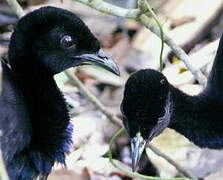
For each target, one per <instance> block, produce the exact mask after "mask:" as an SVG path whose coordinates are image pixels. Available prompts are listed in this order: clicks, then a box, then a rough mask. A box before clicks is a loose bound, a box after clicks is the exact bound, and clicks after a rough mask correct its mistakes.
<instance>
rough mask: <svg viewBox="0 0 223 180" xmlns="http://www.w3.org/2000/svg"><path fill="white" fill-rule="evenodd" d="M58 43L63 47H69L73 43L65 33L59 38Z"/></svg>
mask: <svg viewBox="0 0 223 180" xmlns="http://www.w3.org/2000/svg"><path fill="white" fill-rule="evenodd" d="M60 44H61V46H62V47H64V48H69V47H71V46H73V45H74V40H73V39H72V37H71V36H69V35H65V36H63V37H62V38H61V39H60Z"/></svg>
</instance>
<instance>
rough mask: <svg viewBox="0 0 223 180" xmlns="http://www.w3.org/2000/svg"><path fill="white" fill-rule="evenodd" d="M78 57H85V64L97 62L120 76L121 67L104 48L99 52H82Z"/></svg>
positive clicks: (96, 63)
mask: <svg viewBox="0 0 223 180" xmlns="http://www.w3.org/2000/svg"><path fill="white" fill-rule="evenodd" d="M77 58H81V59H83V64H95V65H98V66H101V67H103V68H105V69H106V70H108V71H110V72H112V73H114V74H116V75H118V76H119V75H120V71H119V68H118V66H117V65H116V63H115V61H114V59H113V58H112V57H111V56H110V55H108V54H107V53H106V52H104V51H103V50H102V49H100V50H99V51H98V52H97V53H92V54H82V55H80V56H77Z"/></svg>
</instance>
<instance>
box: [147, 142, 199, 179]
mask: <svg viewBox="0 0 223 180" xmlns="http://www.w3.org/2000/svg"><path fill="white" fill-rule="evenodd" d="M147 147H148V148H149V149H151V150H152V151H153V152H155V154H156V155H158V156H160V157H162V158H163V159H165V160H166V161H167V162H169V163H170V164H171V165H173V166H174V167H175V168H176V169H177V170H178V171H179V173H180V174H181V175H183V176H186V177H190V178H192V179H197V178H196V177H194V175H193V174H191V173H190V172H188V171H186V170H185V169H184V168H182V167H181V166H179V164H177V163H176V161H174V160H173V159H171V158H170V157H169V156H167V155H166V154H165V153H163V152H161V151H160V150H159V149H158V148H157V147H155V146H154V145H152V144H151V143H148V144H147Z"/></svg>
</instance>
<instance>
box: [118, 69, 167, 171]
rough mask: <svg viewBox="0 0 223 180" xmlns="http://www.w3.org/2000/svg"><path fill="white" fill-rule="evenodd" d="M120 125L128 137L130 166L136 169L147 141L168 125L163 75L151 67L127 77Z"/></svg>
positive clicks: (165, 83) (165, 82) (165, 80)
mask: <svg viewBox="0 0 223 180" xmlns="http://www.w3.org/2000/svg"><path fill="white" fill-rule="evenodd" d="M121 111H122V114H123V124H124V126H125V128H126V130H127V132H128V134H129V136H130V138H131V149H132V168H133V171H135V170H136V168H137V165H138V163H139V160H140V157H141V154H142V152H143V150H144V148H145V145H146V143H147V142H148V141H151V140H152V139H153V138H154V137H155V136H157V135H159V134H160V133H161V132H162V131H163V130H164V129H165V128H166V127H167V126H168V124H169V119H170V92H169V83H168V81H167V79H166V77H165V76H164V75H163V74H162V73H160V72H157V71H155V70H151V69H145V70H140V71H138V72H136V73H134V74H132V75H131V76H130V78H129V79H128V80H127V82H126V85H125V90H124V97H123V100H122V103H121Z"/></svg>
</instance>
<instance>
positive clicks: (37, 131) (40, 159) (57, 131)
mask: <svg viewBox="0 0 223 180" xmlns="http://www.w3.org/2000/svg"><path fill="white" fill-rule="evenodd" d="M8 60H9V65H10V67H11V68H9V67H8V66H7V65H6V64H4V63H2V68H3V88H2V94H1V96H0V129H1V131H2V132H3V136H2V137H1V147H2V151H3V158H4V162H5V165H6V168H7V171H8V174H9V176H10V179H11V180H30V179H36V178H37V176H39V175H40V176H41V177H42V178H44V177H46V176H47V175H48V174H49V173H50V171H51V169H52V166H53V165H54V163H55V162H58V163H62V164H65V155H66V153H68V152H69V148H70V145H71V143H72V139H71V134H72V131H73V127H72V125H71V123H70V117H69V114H68V110H67V107H66V102H65V100H64V97H63V95H62V93H61V92H60V90H59V89H58V87H57V85H56V83H55V81H54V79H53V76H54V75H55V74H56V73H59V72H61V71H63V70H65V69H67V68H69V67H73V66H78V65H83V64H92V63H93V64H97V65H99V66H102V67H104V68H105V69H108V70H110V71H112V72H113V73H116V74H119V70H118V67H117V66H116V65H115V63H114V61H113V60H112V58H111V57H110V56H109V55H107V54H106V53H105V52H103V51H102V50H101V49H100V44H99V42H98V40H97V39H96V38H95V37H94V36H93V34H92V33H91V32H90V30H89V29H88V27H87V26H86V25H85V24H84V23H83V22H82V21H81V20H80V19H79V18H78V17H77V16H76V15H74V14H73V13H71V12H69V11H67V10H63V9H59V8H54V7H43V8H40V9H38V10H35V11H33V12H31V13H29V14H27V15H26V16H24V17H23V18H22V19H21V20H20V21H19V22H18V24H17V26H16V28H15V31H14V32H13V34H12V37H11V41H10V46H9V52H8Z"/></svg>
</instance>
